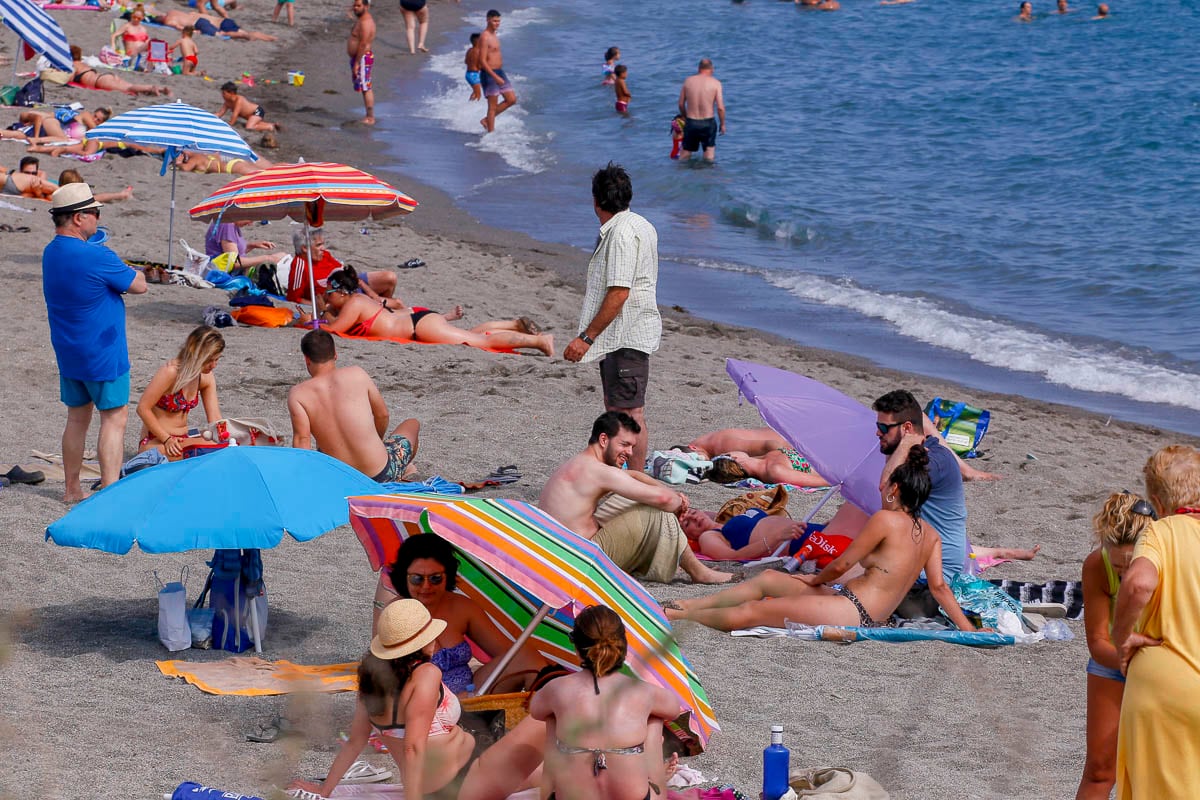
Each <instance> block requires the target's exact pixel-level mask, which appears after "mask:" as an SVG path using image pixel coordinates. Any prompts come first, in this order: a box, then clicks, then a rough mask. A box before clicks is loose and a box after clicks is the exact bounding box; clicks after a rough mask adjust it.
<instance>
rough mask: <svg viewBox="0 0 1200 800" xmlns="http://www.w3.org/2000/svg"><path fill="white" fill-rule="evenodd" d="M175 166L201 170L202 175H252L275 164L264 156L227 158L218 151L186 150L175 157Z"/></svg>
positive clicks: (180, 168)
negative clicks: (218, 153) (256, 159)
mask: <svg viewBox="0 0 1200 800" xmlns="http://www.w3.org/2000/svg"><path fill="white" fill-rule="evenodd" d="M175 166H176V167H177V168H178V169H179V171H180V172H199V173H201V174H202V175H222V174H223V175H252V174H254V173H255V172H262V171H263V170H264V169H266V168H267V167H272V166H274V164H272V163H271V162H270V161H268V160H267V159H265V158H263V157H262V156H259V157H258V161H250V160H249V159H245V158H225V157H224V156H221V155H217V154H216V153H197V152H196V151H194V150H184V151H183V152H182V153H180V154H179V155H178V156H177V157H176V158H175Z"/></svg>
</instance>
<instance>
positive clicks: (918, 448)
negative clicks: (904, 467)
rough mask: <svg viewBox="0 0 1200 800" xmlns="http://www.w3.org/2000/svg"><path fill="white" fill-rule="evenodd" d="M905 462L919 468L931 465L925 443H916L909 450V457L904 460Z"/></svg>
mask: <svg viewBox="0 0 1200 800" xmlns="http://www.w3.org/2000/svg"><path fill="white" fill-rule="evenodd" d="M904 463H906V464H908V465H909V466H912V467H916V468H917V469H925V468H926V467H928V466H929V451H928V450H926V449H925V445H923V444H914V445H913V446H912V449H911V450H909V451H908V458H906V459H905V460H904Z"/></svg>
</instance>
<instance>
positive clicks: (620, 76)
mask: <svg viewBox="0 0 1200 800" xmlns="http://www.w3.org/2000/svg"><path fill="white" fill-rule="evenodd" d="M628 73H629V67H627V66H625V65H624V64H620V65H618V66H617V68H616V69H615V70H614V71H613V75H614V76H615V78H616V80H615V81H614V82H613V91H614V92H615V93H616V95H617V102H616V109H617V113H618V114H628V113H629V101H630V100H632V99H633V95H632V94H630V92H629V84H627V83H625V76H626V75H627V74H628Z"/></svg>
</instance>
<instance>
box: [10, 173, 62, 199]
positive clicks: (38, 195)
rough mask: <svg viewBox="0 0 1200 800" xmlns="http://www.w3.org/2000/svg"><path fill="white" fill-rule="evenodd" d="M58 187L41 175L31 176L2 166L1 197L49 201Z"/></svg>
mask: <svg viewBox="0 0 1200 800" xmlns="http://www.w3.org/2000/svg"><path fill="white" fill-rule="evenodd" d="M57 188H58V187H57V186H55V185H54V184H53V183H51V182H50V181H48V180H46V179H45V178H43V177H41V176H39V175H29V174H27V173H24V172H21V171H19V170H15V169H13V170H9V169H5V168H4V167H2V166H0V195H5V194H6V195H9V196H10V197H32V198H34V199H35V200H49V199H50V195H52V194H54V190H55V189H57Z"/></svg>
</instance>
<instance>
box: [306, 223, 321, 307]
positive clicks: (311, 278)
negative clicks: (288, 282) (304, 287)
mask: <svg viewBox="0 0 1200 800" xmlns="http://www.w3.org/2000/svg"><path fill="white" fill-rule="evenodd" d="M309 231H310V229H309V227H308V215H307V214H305V215H304V250H305V252H306V253H307V254H308V296H309V297H310V298H312V312H313V321H312V328H313V330H314V331H315V330H316V329H317V328H319V327H320V322H319V321H318V320H317V279H316V276H315V275H314V266H315V265H314V264H313V257H312V237H311V236H310V235H309Z"/></svg>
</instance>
